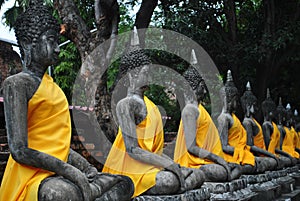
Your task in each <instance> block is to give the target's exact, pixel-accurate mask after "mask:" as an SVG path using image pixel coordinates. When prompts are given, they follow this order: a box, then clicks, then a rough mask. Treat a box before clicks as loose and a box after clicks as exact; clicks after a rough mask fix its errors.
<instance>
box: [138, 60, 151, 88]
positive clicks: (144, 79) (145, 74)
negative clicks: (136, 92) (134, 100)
mask: <svg viewBox="0 0 300 201" xmlns="http://www.w3.org/2000/svg"><path fill="white" fill-rule="evenodd" d="M135 84H136V87H137V88H142V87H146V86H148V84H149V65H144V66H143V67H142V68H139V72H137V75H136V80H135Z"/></svg>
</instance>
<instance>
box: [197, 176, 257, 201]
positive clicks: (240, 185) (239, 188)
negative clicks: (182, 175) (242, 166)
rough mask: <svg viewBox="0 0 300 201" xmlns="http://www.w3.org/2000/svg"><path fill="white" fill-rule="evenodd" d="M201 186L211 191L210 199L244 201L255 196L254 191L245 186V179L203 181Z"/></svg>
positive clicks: (213, 200)
mask: <svg viewBox="0 0 300 201" xmlns="http://www.w3.org/2000/svg"><path fill="white" fill-rule="evenodd" d="M203 187H205V188H208V189H209V191H210V192H211V196H210V200H211V201H225V200H227V201H234V200H240V201H246V200H251V199H252V198H253V197H255V196H256V193H255V192H253V191H251V189H250V188H249V187H247V180H246V179H236V180H233V181H231V182H224V183H217V182H205V183H204V184H203Z"/></svg>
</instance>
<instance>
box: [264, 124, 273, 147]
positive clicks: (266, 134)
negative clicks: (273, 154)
mask: <svg viewBox="0 0 300 201" xmlns="http://www.w3.org/2000/svg"><path fill="white" fill-rule="evenodd" d="M262 130H263V135H264V142H265V145H266V148H267V149H268V147H269V144H270V141H271V134H272V133H273V128H272V127H271V126H270V125H268V123H266V122H264V123H263V125H262Z"/></svg>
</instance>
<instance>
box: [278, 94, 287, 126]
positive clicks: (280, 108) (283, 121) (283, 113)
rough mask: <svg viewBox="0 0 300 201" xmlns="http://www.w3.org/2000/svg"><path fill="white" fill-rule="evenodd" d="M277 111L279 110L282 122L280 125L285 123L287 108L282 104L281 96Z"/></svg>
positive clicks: (279, 117)
mask: <svg viewBox="0 0 300 201" xmlns="http://www.w3.org/2000/svg"><path fill="white" fill-rule="evenodd" d="M276 112H277V118H278V124H280V125H282V124H285V122H286V110H285V108H284V107H283V105H282V100H281V97H279V103H278V106H277V108H276Z"/></svg>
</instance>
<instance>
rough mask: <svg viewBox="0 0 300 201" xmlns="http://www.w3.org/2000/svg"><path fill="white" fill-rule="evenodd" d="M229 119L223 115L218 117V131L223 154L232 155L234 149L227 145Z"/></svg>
mask: <svg viewBox="0 0 300 201" xmlns="http://www.w3.org/2000/svg"><path fill="white" fill-rule="evenodd" d="M228 130H229V119H228V117H226V115H225V114H221V115H220V116H219V117H218V131H219V135H220V139H221V143H222V149H223V151H224V152H225V153H227V154H230V155H233V153H234V147H232V146H230V145H229V144H228Z"/></svg>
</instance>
